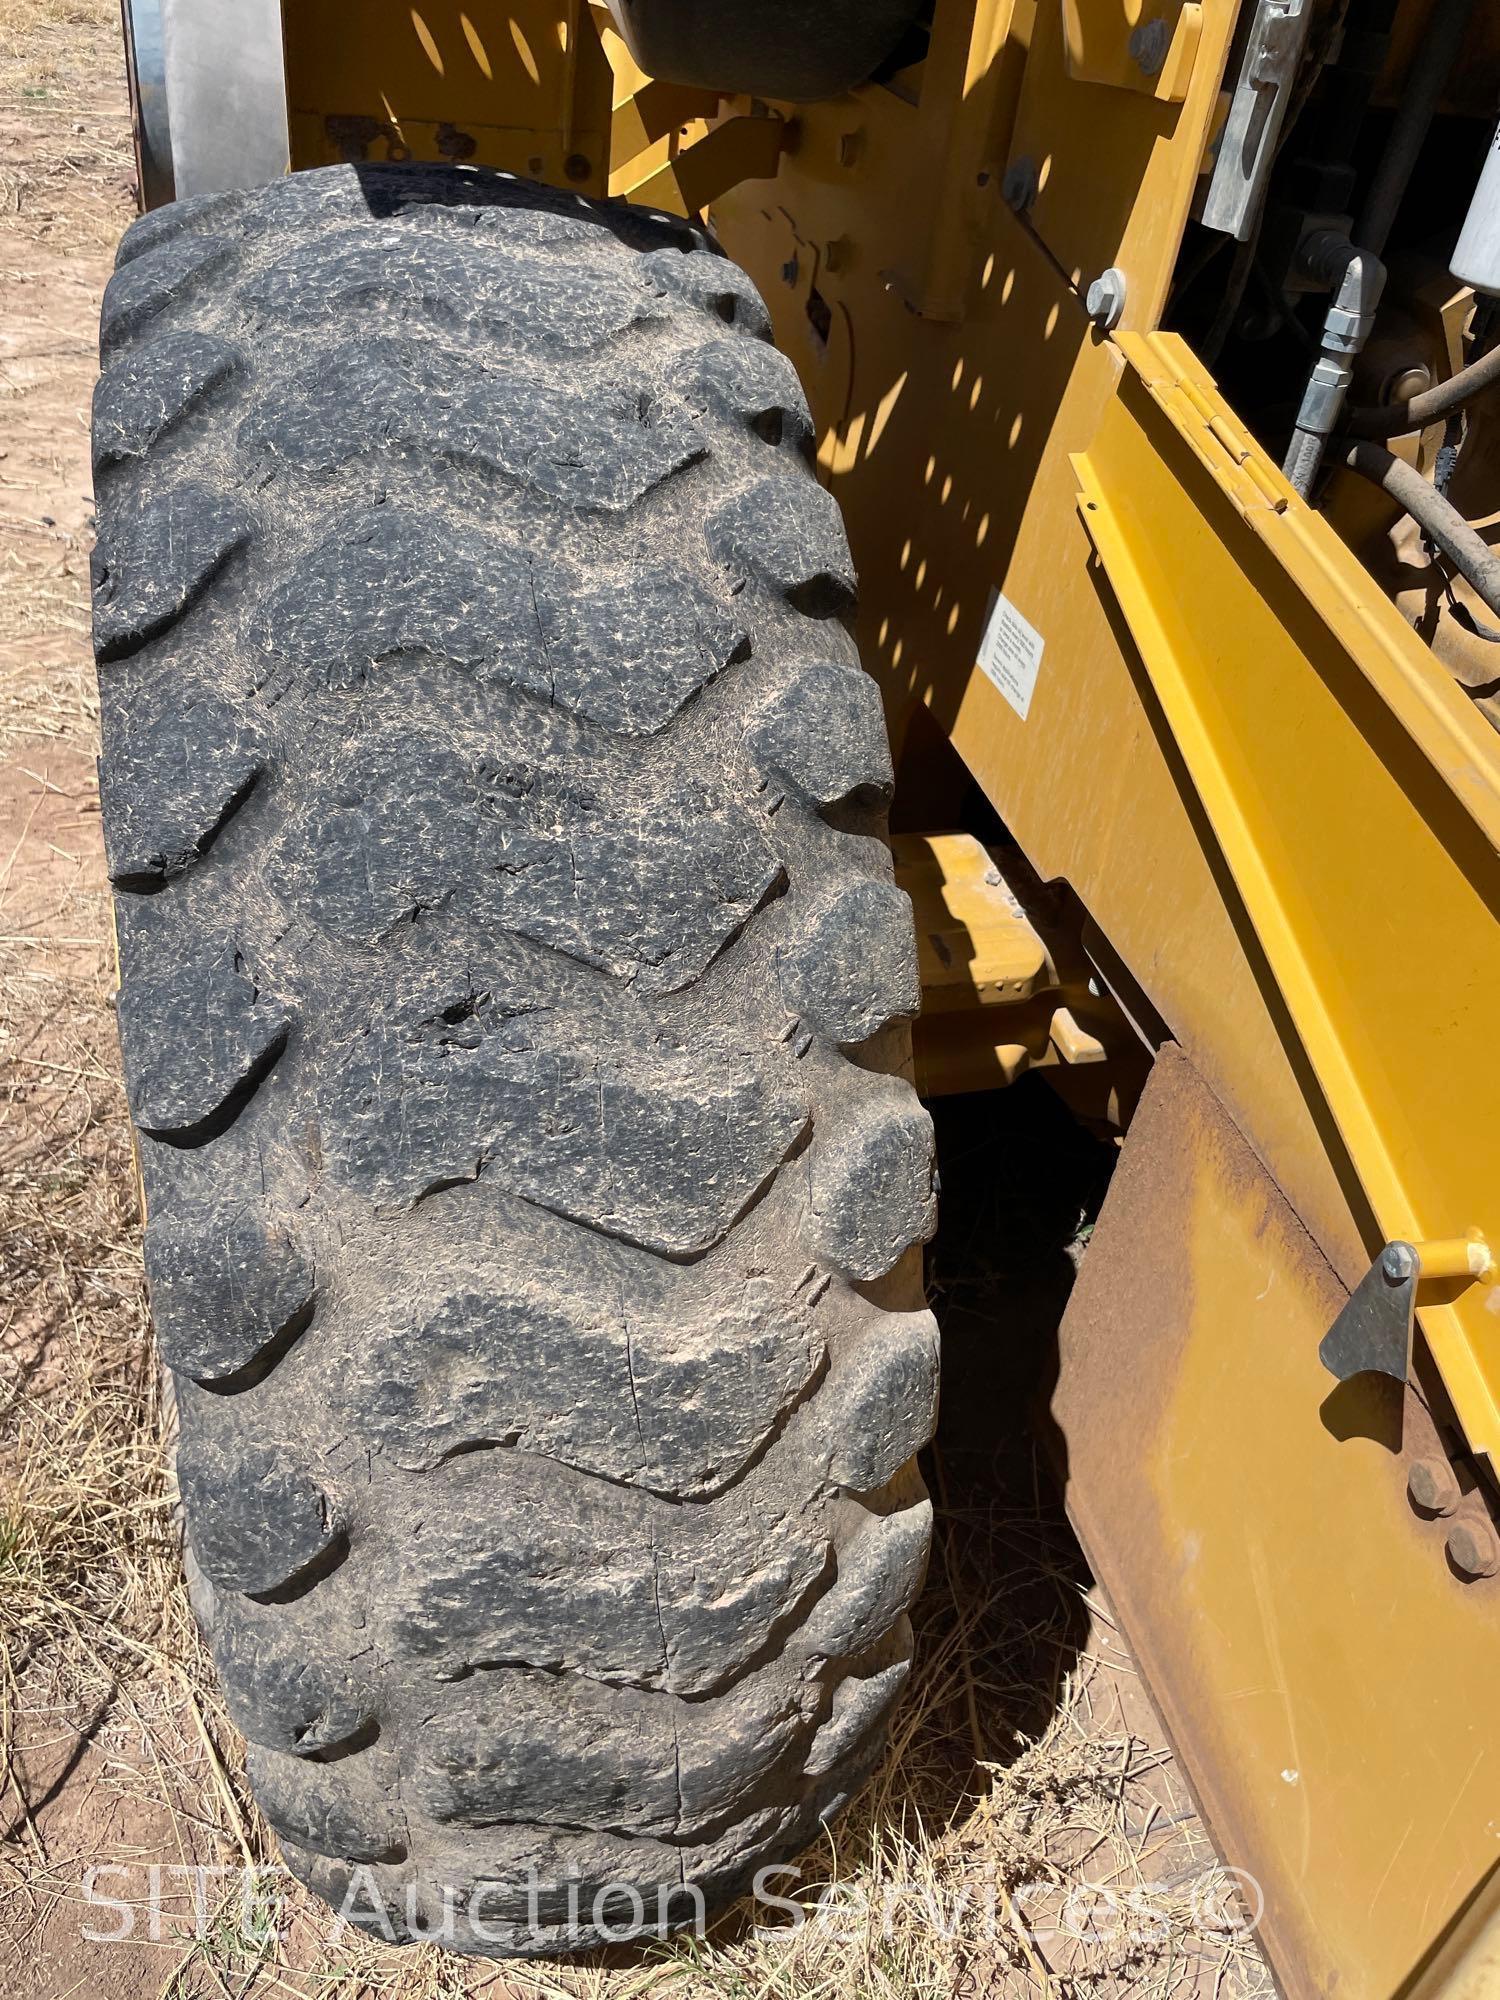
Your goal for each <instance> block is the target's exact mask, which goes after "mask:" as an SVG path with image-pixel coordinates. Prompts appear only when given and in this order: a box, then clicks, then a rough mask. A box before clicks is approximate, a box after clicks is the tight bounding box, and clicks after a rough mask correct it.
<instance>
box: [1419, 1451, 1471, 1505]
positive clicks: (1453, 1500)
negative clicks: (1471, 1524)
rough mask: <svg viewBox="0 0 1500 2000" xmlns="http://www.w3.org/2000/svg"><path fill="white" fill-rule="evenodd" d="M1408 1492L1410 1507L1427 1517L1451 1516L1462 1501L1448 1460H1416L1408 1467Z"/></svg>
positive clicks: (1456, 1480)
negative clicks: (1434, 1515) (1430, 1515)
mask: <svg viewBox="0 0 1500 2000" xmlns="http://www.w3.org/2000/svg"><path fill="white" fill-rule="evenodd" d="M1406 1490H1407V1493H1408V1494H1409V1495H1410V1496H1411V1504H1412V1505H1413V1506H1414V1507H1416V1508H1419V1509H1420V1511H1421V1512H1422V1513H1424V1514H1451V1513H1453V1512H1454V1510H1455V1509H1456V1508H1457V1506H1458V1503H1459V1500H1460V1499H1461V1498H1462V1494H1461V1492H1460V1489H1459V1484H1458V1479H1457V1476H1456V1474H1455V1473H1454V1470H1453V1467H1452V1466H1451V1465H1450V1464H1449V1463H1448V1461H1447V1459H1445V1458H1414V1459H1413V1460H1412V1462H1411V1464H1410V1465H1409V1466H1408V1467H1407V1472H1406Z"/></svg>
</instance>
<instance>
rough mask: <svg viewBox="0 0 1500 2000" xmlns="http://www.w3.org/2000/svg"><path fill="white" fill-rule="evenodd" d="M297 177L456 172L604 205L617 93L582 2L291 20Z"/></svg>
mask: <svg viewBox="0 0 1500 2000" xmlns="http://www.w3.org/2000/svg"><path fill="white" fill-rule="evenodd" d="M283 19H284V32H285V37H286V59H287V106H288V118H289V124H290V132H291V147H292V166H293V167H294V168H298V167H320V166H324V165H328V164H330V163H332V162H334V161H338V160H343V159H360V158H369V159H372V160H385V159H397V160H401V159H425V160H439V159H446V160H454V161H459V162H465V161H467V162H472V163H474V164H477V165H481V166H492V167H503V168H505V169H506V170H507V171H508V172H510V173H517V174H529V175H531V176H532V177H533V178H536V179H540V180H546V181H550V182H552V183H553V184H554V185H555V186H558V187H577V188H578V189H579V190H580V191H581V192H583V193H587V194H602V193H604V191H605V185H606V181H607V177H608V172H609V118H610V98H611V91H612V83H611V78H610V72H609V65H608V64H607V62H606V61H605V59H604V52H603V49H602V48H601V46H600V42H599V35H598V31H597V29H596V28H595V26H594V23H593V20H592V17H591V15H590V12H589V9H588V8H587V7H586V6H584V5H582V4H581V0H565V4H559V0H507V4H506V5H504V6H495V5H494V4H492V0H489V4H486V0H420V4H418V5H416V6H409V5H401V4H397V0H368V4H366V5H364V6H362V7H361V8H360V9H359V13H358V18H357V21H356V20H355V19H354V18H353V17H352V16H351V13H350V10H349V8H348V6H347V5H346V4H344V0H296V4H295V5H293V6H288V7H287V8H285V9H284V14H283Z"/></svg>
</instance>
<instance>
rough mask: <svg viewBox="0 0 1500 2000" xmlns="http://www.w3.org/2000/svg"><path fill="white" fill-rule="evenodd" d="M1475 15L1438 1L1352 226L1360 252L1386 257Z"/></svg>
mask: <svg viewBox="0 0 1500 2000" xmlns="http://www.w3.org/2000/svg"><path fill="white" fill-rule="evenodd" d="M1473 11H1474V0H1436V5H1435V6H1434V7H1433V9H1432V13H1431V15H1430V16H1429V18H1428V22H1427V32H1426V34H1425V35H1424V36H1423V37H1422V40H1421V42H1420V44H1419V45H1418V48H1417V52H1416V54H1415V55H1414V56H1413V58H1412V63H1411V68H1410V70H1409V71H1408V72H1407V77H1406V83H1405V86H1404V88H1403V89H1402V92H1401V102H1400V104H1399V105H1398V106H1397V109H1396V115H1395V117H1394V118H1393V119H1392V121H1391V131H1390V137H1389V138H1388V139H1387V141H1386V146H1385V151H1384V153H1382V155H1381V157H1380V165H1379V166H1378V167H1377V168H1376V169H1375V175H1374V178H1373V179H1372V181H1371V182H1370V188H1369V192H1368V193H1367V194H1366V196H1365V204H1364V207H1363V208H1362V209H1361V211H1360V216H1359V221H1358V222H1357V223H1356V224H1355V227H1354V240H1355V242H1356V243H1357V244H1358V245H1359V247H1360V249H1361V250H1368V251H1370V252H1372V254H1373V255H1375V256H1376V257H1381V256H1384V254H1385V246H1386V243H1387V241H1388V240H1389V237H1390V233H1391V225H1392V224H1393V223H1394V222H1395V220H1396V211H1397V210H1398V209H1399V208H1400V206H1401V198H1402V196H1403V195H1404V194H1405V193H1406V189H1407V185H1408V183H1409V182H1410V180H1411V176H1412V169H1413V167H1415V165H1416V163H1417V155H1418V154H1419V153H1420V152H1421V150H1422V142H1423V140H1424V139H1425V138H1426V137H1427V131H1428V127H1429V126H1430V125H1431V124H1432V121H1433V117H1434V115H1435V114H1436V112H1437V108H1438V104H1439V102H1440V100H1441V98H1442V95H1443V86H1444V84H1446V83H1447V81H1448V78H1449V76H1450V74H1451V73H1452V70H1453V65H1454V64H1455V63H1456V62H1457V60H1458V52H1459V50H1460V49H1461V48H1462V46H1463V39H1464V35H1465V32H1466V31H1467V29H1468V26H1469V16H1470V15H1471V14H1472V13H1473Z"/></svg>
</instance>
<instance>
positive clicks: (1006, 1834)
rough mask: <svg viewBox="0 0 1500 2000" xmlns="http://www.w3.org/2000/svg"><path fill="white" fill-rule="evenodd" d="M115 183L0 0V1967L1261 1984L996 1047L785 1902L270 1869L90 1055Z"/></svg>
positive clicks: (955, 1986) (685, 1994) (548, 1989)
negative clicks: (369, 1888)
mask: <svg viewBox="0 0 1500 2000" xmlns="http://www.w3.org/2000/svg"><path fill="white" fill-rule="evenodd" d="M133 201H134V194H133V168H132V162H131V157H130V146H129V131H128V119H127V112H126V103H125V87H124V80H123V72H122V60H121V55H120V48H119V31H118V14H117V10H116V8H115V6H114V5H113V4H111V0H0V299H3V301H4V304H3V325H0V1069H3V1091H0V1991H3V1992H4V1993H5V1994H6V1995H8V1996H11V2000H72V1996H74V1995H81V1996H87V2000H148V1996H155V2000H200V1996H202V2000H241V1996H245V1995H256V1996H258V1995H263V1994H267V1995H268V1994H272V1993H279V1994H291V1995H307V1996H312V1995H319V1996H325V1995H326V1996H330V2000H362V1996H366V1995H376V1994H381V1995H392V1996H397V2000H458V1996H466V1995H478V1994H488V1995H494V1996H500V1995H507V1996H508V1995H514V1996H516V2000H531V1996H537V2000H540V1996H543V1995H559V1996H563V1995H567V1996H579V2000H582V1996H597V2000H634V1996H637V1995H645V1994H653V1995H655V1994H670V1995H672V1996H674V2000H676V1996H680V2000H719V1996H726V2000H727V1996H736V2000H738V1996H744V2000H751V1996H754V2000H769V1996H776V1995H786V1996H792V1995H797V1996H802V1995H825V1994H826V1995H828V1996H830V2000H834V1997H835V1996H836V2000H865V1996H870V2000H896V1996H898V1995H899V1996H905V1995H909V1994H916V1995H923V1996H925V1995H934V1996H936V1995H949V1994H953V1995H960V1994H962V1995H970V1994H972V1995H976V1996H977V1995H989V1994H999V1995H1017V1996H1025V1995H1030V1994H1046V1995H1062V1996H1072V1995H1095V1994H1099V1995H1109V1994H1114V1993H1123V1992H1127V1991H1128V1992H1134V1993H1139V1992H1147V1993H1152V1994H1175V1993H1182V1994H1193V1995H1197V1994H1209V1993H1213V1994H1220V1993H1223V1994H1229V1995H1245V1996H1253V1995H1257V1994H1259V1993H1262V1992H1265V1993H1268V1992H1269V1991H1270V1988H1269V1983H1268V1981H1267V1978H1266V1975H1265V1972H1264V1969H1263V1967H1262V1965H1261V1962H1260V1960H1259V1957H1258V1955H1257V1953H1256V1951H1255V1947H1254V1944H1253V1941H1252V1940H1251V1939H1250V1938H1249V1937H1248V1936H1247V1935H1246V1932H1245V1928H1244V1923H1243V1917H1242V1913H1241V1911H1240V1909H1239V1906H1238V1905H1236V1904H1235V1902H1234V1899H1233V1897H1232V1895H1230V1894H1229V1893H1228V1891H1227V1890H1226V1887H1225V1884H1224V1880H1223V1878H1222V1875H1221V1873H1220V1871H1218V1869H1217V1866H1216V1864H1215V1862H1214V1858H1213V1854H1212V1850H1211V1848H1210V1847H1209V1844H1208V1842H1207V1840H1206V1837H1205V1836H1204V1834H1203V1832H1202V1830H1201V1828H1200V1827H1199V1826H1198V1824H1197V1821H1196V1819H1195V1817H1194V1815H1193V1813H1192V1810H1191V1807H1190V1805H1189V1803H1188V1800H1187V1796H1186V1793H1185V1790H1184V1788H1183V1786H1182V1784H1181V1781H1180V1779H1179V1777H1178V1775H1177V1772H1176V1769H1175V1766H1174V1765H1173V1762H1172V1759H1171V1756H1170V1753H1169V1751H1168V1750H1167V1749H1166V1747H1165V1745H1164V1743H1163V1741H1162V1738H1161V1736H1160V1732H1159V1730H1158V1728H1157V1725H1156V1723H1155V1721H1154V1718H1153V1717H1152V1714H1151V1711H1150V1708H1149V1705H1148V1703H1147V1702H1146V1700H1145V1697H1144V1694H1143V1691H1142V1690H1141V1688H1140V1685H1139V1682H1138V1681H1137V1679H1136V1677H1135V1674H1134V1671H1133V1669H1132V1666H1131V1663H1130V1660H1129V1657H1128V1654H1127V1653H1126V1652H1125V1650H1124V1648H1123V1645H1122V1644H1121V1642H1120V1640H1119V1638H1118V1635H1117V1634H1116V1633H1115V1631H1114V1628H1113V1626H1112V1624H1111V1622H1110V1619H1109V1615H1108V1610H1107V1607H1106V1606H1104V1605H1103V1604H1102V1602H1101V1601H1100V1599H1099V1597H1098V1594H1097V1592H1096V1591H1095V1590H1094V1588H1093V1585H1092V1581H1091V1579H1090V1577H1089V1574H1088V1571H1087V1568H1086V1566H1085V1564H1084V1562H1083V1559H1082V1557H1081V1555H1080V1553H1079V1551H1078V1549H1077V1546H1076V1543H1075V1542H1074V1541H1073V1538H1072V1536H1071V1534H1070V1533H1069V1531H1068V1528H1067V1525H1066V1522H1065V1520H1064V1518H1063V1515H1062V1512H1061V1509H1060V1507H1059V1505H1058V1504H1057V1501H1056V1499H1055V1498H1054V1497H1053V1494H1052V1490H1051V1487H1050V1485H1049V1483H1048V1480H1047V1475H1046V1473H1045V1471H1044V1469H1043V1468H1042V1467H1041V1465H1040V1464H1039V1462H1038V1460H1037V1456H1036V1452H1035V1448H1034V1446H1033V1444H1032V1442H1031V1440H1030V1436H1029V1433H1028V1431H1027V1429H1026V1426H1025V1421H1024V1403H1025V1395H1026V1390H1027V1386H1028V1382H1029V1380H1030V1377H1031V1376H1032V1375H1033V1374H1034V1373H1035V1372H1036V1370H1037V1367H1038V1365H1039V1363H1040V1361H1043V1360H1044V1359H1045V1353H1044V1350H1045V1342H1046V1335H1047V1330H1048V1328H1049V1327H1050V1326H1055V1324H1056V1319H1057V1316H1058V1313H1059V1312H1060V1310H1061V1305H1062V1302H1063V1300H1064V1299H1065V1297H1066V1292H1067V1288H1068V1285H1069V1283H1070V1282H1071V1277H1072V1273H1073V1269H1074V1267H1075V1264H1076V1260H1077V1258H1078V1256H1079V1255H1080V1254H1083V1246H1084V1244H1085V1243H1086V1239H1087V1234H1088V1224H1089V1220H1090V1218H1091V1216H1092V1214H1093V1212H1094V1209H1095V1208H1096V1207H1097V1204H1098V1201H1099V1199H1100V1198H1101V1196H1102V1192H1103V1188H1104V1185H1105V1180H1106V1176H1107V1168H1108V1159H1107V1156H1106V1155H1105V1154H1104V1152H1103V1151H1102V1150H1101V1149H1100V1148H1098V1147H1097V1146H1096V1145H1095V1144H1094V1142H1092V1141H1091V1140H1088V1139H1086V1138H1084V1137H1083V1136H1082V1135H1081V1134H1080V1133H1079V1132H1078V1131H1077V1130H1076V1128H1074V1127H1073V1126H1071V1124H1070V1123H1069V1122H1068V1121H1067V1120H1066V1119H1065V1117H1064V1116H1063V1114H1062V1113H1061V1111H1060V1110H1059V1109H1058V1108H1057V1107H1056V1106H1055V1104H1053V1102H1052V1100H1051V1099H1050V1098H1048V1097H1047V1095H1046V1093H1045V1092H1044V1091H1042V1090H1040V1088H1038V1089H1037V1090H1036V1091H1035V1092H1034V1093H1031V1092H1030V1089H1029V1086H1027V1087H1022V1089H1020V1090H1018V1091H1016V1092H1013V1093H1008V1094H1007V1096H1006V1098H1005V1099H1004V1100H1003V1101H1000V1100H985V1101H983V1102H981V1103H979V1104H968V1105H964V1104H955V1105H953V1106H951V1107H948V1108H946V1109H945V1110H944V1112H943V1114H942V1116H941V1118H940V1143H941V1150H942V1163H943V1170H944V1180H945V1185H946V1187H947V1188H948V1189H950V1190H953V1191H954V1192H952V1193H951V1194H950V1198H949V1202H948V1208H947V1214H946V1220H945V1225H944V1234H943V1238H942V1242H941V1245H940V1247H939V1250H938V1252H937V1253H936V1256H935V1259H934V1263H933V1267H932V1273H931V1276H932V1287H933V1294H934V1301H935V1304H936V1305H937V1307H938V1310H939V1312H940V1316H941V1317H942V1320H943V1327H944V1343H945V1355H946V1362H945V1366H946V1369H947V1380H948V1385H949V1398H948V1403H949V1411H950V1414H949V1415H948V1416H946V1417H945V1422H944V1429H943V1432H942V1433H941V1435H940V1438H939V1441H938V1445H937V1448H936V1450H935V1452H934V1454H933V1455H932V1462H931V1464H930V1465H929V1467H928V1472H929V1479H930V1482H931V1483H932V1485H933V1487H934V1490H935V1492H936V1495H937V1497H938V1500H939V1503H940V1514H939V1531H938V1539H937V1544H936V1549H935V1553H934V1561H933V1566H932V1574H931V1578H930V1581H929V1585H928V1588H927V1591H926V1594H925V1596H924V1598H923V1600H922V1602H921V1605H920V1606H919V1611H918V1618H917V1624H918V1633H919V1648H918V1664H917V1669H916V1672H915V1675H914V1685H913V1689H912V1693H911V1695H910V1697H909V1699H908V1701H907V1703H906V1705H905V1707H904V1709H903V1710H902V1711H901V1715H900V1718H899V1721H898V1724H897V1731H896V1741H895V1742H894V1744H893V1746H892V1750H891V1754H890V1756H889V1757H888V1759H887V1761H886V1764H885V1766H884V1768H883V1770H882V1771H881V1773H880V1774H879V1776H878V1777H877V1778H876V1780H875V1781H874V1782H873V1783H872V1785H871V1786H870V1787H869V1789H868V1790H867V1792H866V1794H865V1796H864V1797H863V1798H862V1799H861V1801H860V1802H859V1803H858V1805H857V1806H856V1807H855V1808H854V1809H852V1810H851V1812H850V1813H849V1814H848V1815H847V1816H846V1818H845V1819H844V1821H843V1822H842V1823H841V1825H840V1826H839V1828H838V1829H837V1831H836V1833H835V1834H834V1835H833V1836H832V1837H831V1839H830V1841H829V1843H828V1845H827V1847H826V1849H825V1850H822V1851H819V1852H818V1853H816V1854H814V1855H812V1856H810V1857H807V1861H806V1865H805V1869H804V1876H803V1890H802V1901H801V1909H802V1912H803V1914H804V1916H805V1917H806V1921H794V1920H793V1918H792V1917H791V1916H790V1915H789V1914H785V1913H777V1920H776V1921H775V1922H774V1923H772V1922H770V1920H769V1919H768V1918H767V1917H766V1916H765V1915H764V1913H763V1914H762V1916H761V1919H760V1921H761V1923H762V1925H764V1926H766V1928H763V1929H761V1930H757V1928H756V1923H755V1921H754V1919H753V1916H752V1914H751V1913H747V1912H746V1911H744V1910H740V1911H737V1912H732V1913H731V1914H730V1915H729V1916H728V1917H727V1918H726V1919H725V1920H724V1921H723V1922H722V1923H720V1924H718V1925H716V1926H715V1927H714V1928H713V1930H712V1931H711V1932H710V1934H709V1935H708V1937H707V1938H705V1939H701V1940H697V1939H691V1938H690V1939H687V1940H685V1941H677V1942H674V1943H672V1944H670V1945H664V1946H661V1947H655V1948H653V1949H651V1950H649V1951H647V1952H644V1953H642V1952H633V1953H627V1952H622V1953H621V1955H620V1957H619V1959H618V1962H616V1963H609V1964H602V1963H593V1964H586V1965H579V1966H575V1967H569V1968H565V1969H558V1968H551V1969H548V1968H541V1969H529V1970H520V1969H516V1968H502V1967H497V1966H494V1965H491V1964H487V1963H482V1962H476V1961H464V1960H460V1959H457V1958H454V1957H453V1956H451V1955H450V1954H448V1953H446V1952H444V1951H443V1950H442V1949H441V1948H440V1947H439V1946H438V1945H435V1944H433V1945H427V1944H424V1945H421V1946H417V1947H409V1948H407V1949H406V1950H404V1951H401V1952H396V1951H393V1950H390V1949H388V1948H386V1947H385V1946H384V1945H383V1944H381V1943H380V1942H378V1941H371V1940H369V1939H366V1938H365V1937H363V1936H361V1935H360V1934H359V1933H357V1932H356V1931H355V1930H354V1929H352V1928H351V1927H348V1926H340V1925H338V1924H337V1922H336V1921H335V1919H334V1917H333V1914H332V1913H331V1912H328V1911H325V1910H323V1909H322V1907H321V1906H320V1905H315V1904H313V1903H311V1902H310V1901H309V1899H307V1898H306V1897H305V1896H304V1895H303V1894H302V1892H301V1891H299V1890H296V1889H295V1888H294V1887H293V1886H292V1885H291V1884H290V1882H289V1880H287V1879H286V1878H285V1877H282V1876H279V1875H278V1874H277V1872H276V1870H275V1865H274V1846H273V1844H272V1843H271V1841H270V1839H269V1837H268V1836H267V1834H266V1832H265V1830H264V1828H263V1827H262V1825H261V1824H260V1822H259V1820H258V1818H257V1816H256V1814H255V1811H254V1808H253V1805H252V1803H251V1801H250V1798H249V1795H248V1792H247V1790H246V1788H245V1784H244V1780H243V1774H242V1766H241V1746H240V1744H239V1742H238V1740H237V1738H236V1737H235V1734H234V1731H233V1730H232V1728H231V1726H230V1725H229V1723H228V1721H227V1719H226V1718H225V1716H224V1714H223V1711H222V1709H221V1707H220V1705H219V1702H218V1698H217V1695H216V1692H215V1689H214V1682H213V1675H212V1670H211V1667H210V1665H209V1663H208V1662H207V1660H206V1659H205V1657H204V1655H203V1652H202V1649H201V1647H200V1646H199V1643H198V1640H197V1636H196V1633H195V1631H194V1628H193V1625H192V1621H191V1618H190V1615H189V1613H188V1610H187V1605H186V1599H185V1595H184V1593H183V1590H182V1587H181V1583H180V1579H179V1575H178V1563H177V1551H176V1544H175V1537H174V1530H173V1521H172V1514H171V1507H170V1487H169V1478H168V1473H167V1468H166V1459H165V1455H164V1450H163V1443H162V1435H163V1421H164V1418H163V1412H162V1410H161V1409H160V1407H159V1401H158V1394H157V1389H156V1373H155V1366H154V1362H153V1360H152V1358H151V1352H150V1345H149V1331H148V1326H147V1319H146V1311H145V1297H144V1286H143V1281H142V1277H141V1270H140V1243H139V1225H140V1216H139V1213H138V1206H137V1196H136V1188H135V1181H134V1175H133V1172H132V1168H131V1162H130V1149H129V1138H128V1133H127V1130H126V1125H125V1116H124V1105H123V1099H122V1095H121V1091H120V1087H119V1083H118V1079H117V1073H116V1049H115V1037H114V1022H113V1014H112V1006H111V992H112V986H113V979H114V974H113V963H112V953H111V946H110V928H109V912H108V899H107V895H106V892H105V886H104V872H103V862H102V851H101V843H100V835H99V811H98V795H97V787H96V783H95V775H94V751H95V728H96V721H97V711H96V704H95V698H94V689H93V669H92V664H91V662H90V658H89V653H88V623H87V575H88V549H89V540H90V532H91V526H92V516H91V505H92V502H91V496H90V481H89V461H88V443H87V428H88V410H89V399H90V395H91V392H92V387H93V381H94V373H95V361H96V357H95V322H96V317H97V310H98V299H99V294H100V292H101V290H102V288H103V286H104V283H105V281H106V279H107V277H108V274H109V269H110V261H111V256H112V252H113V247H114V244H115V241H116V240H117V238H118V235H119V232H120V231H121V230H122V229H123V227H124V226H125V224H126V223H127V221H128V220H129V218H130V215H131V214H132V212H133ZM1039 1163H1040V1168H1039Z"/></svg>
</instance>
